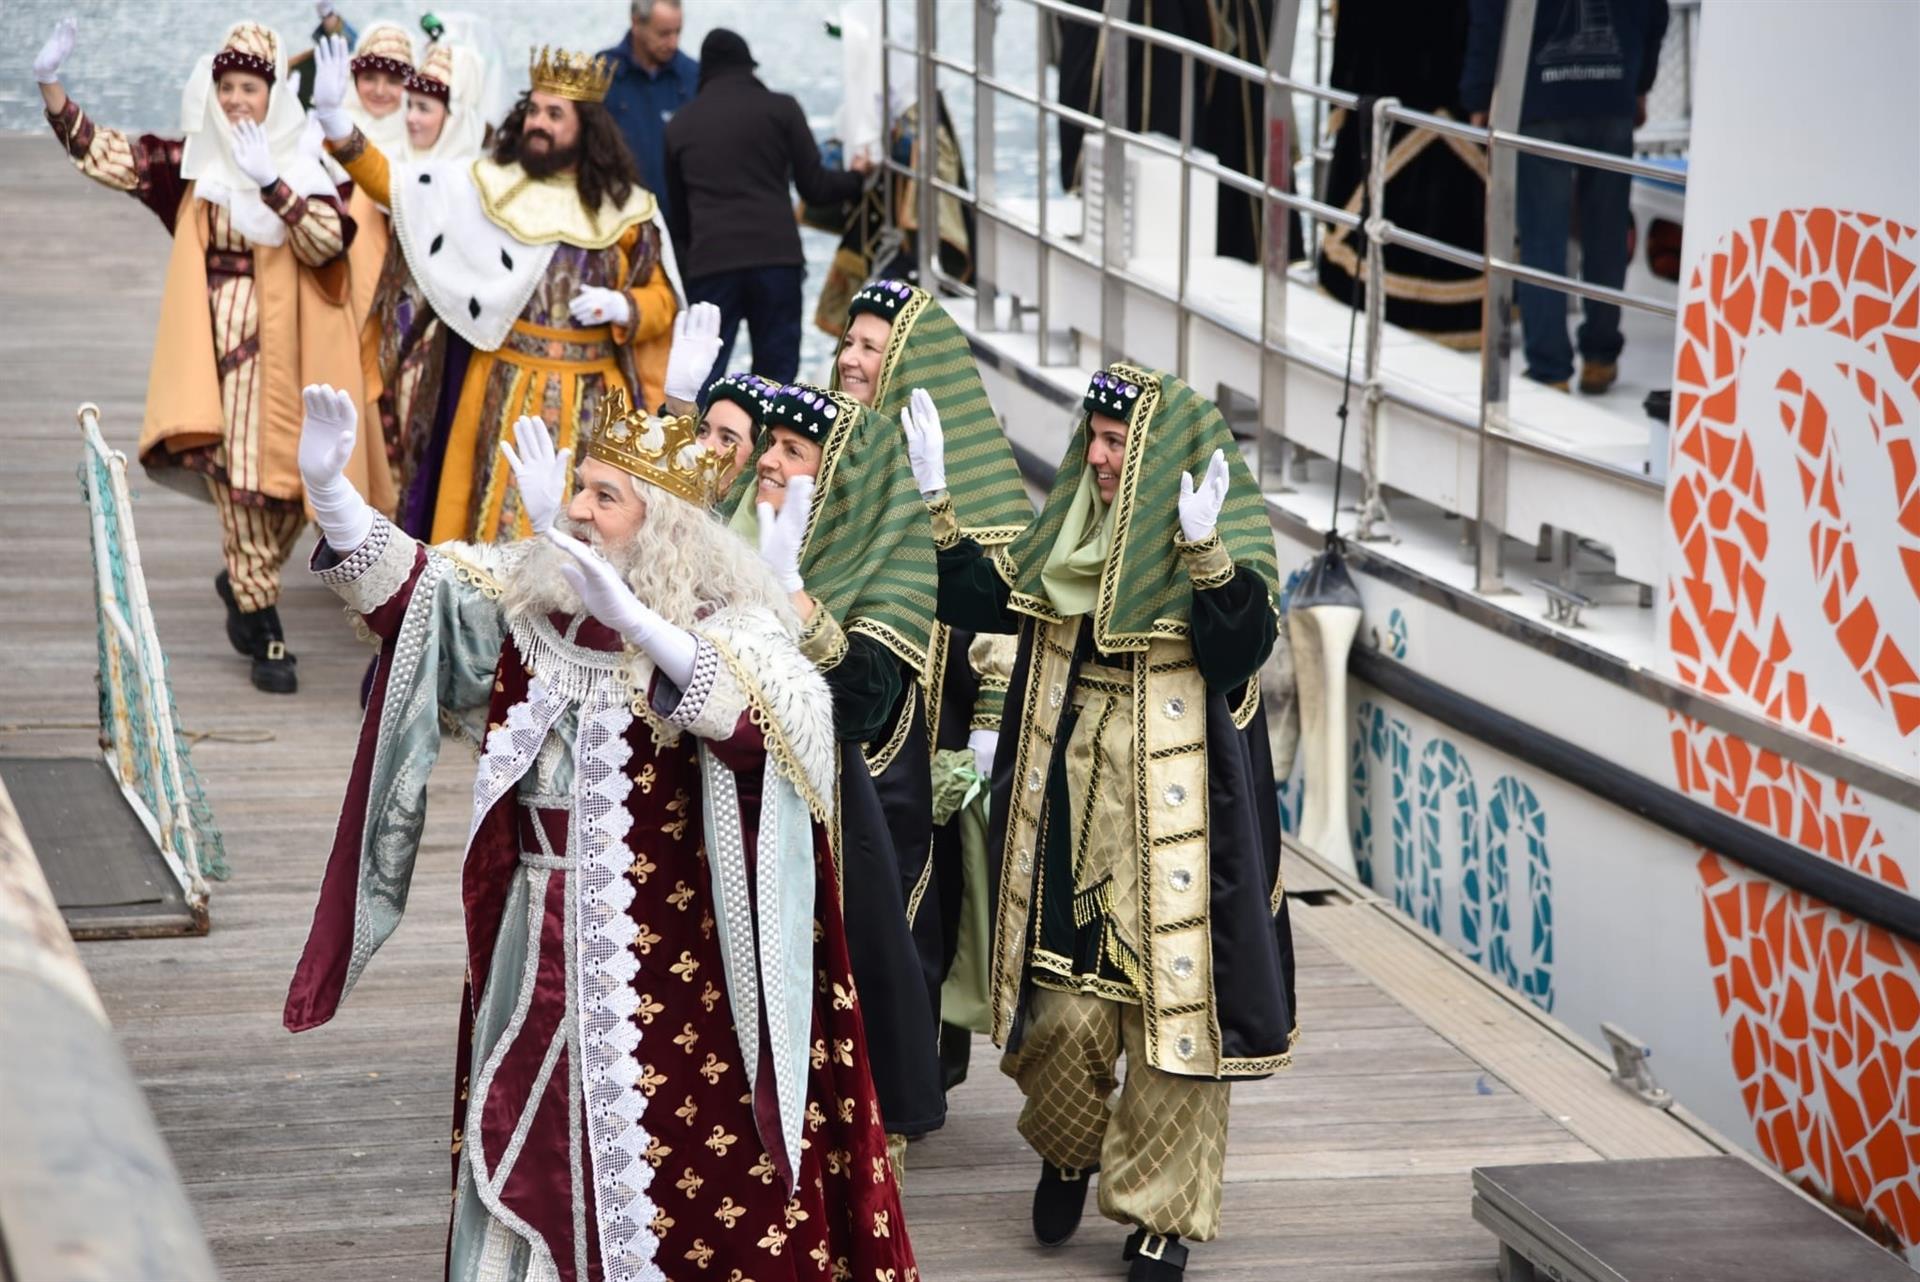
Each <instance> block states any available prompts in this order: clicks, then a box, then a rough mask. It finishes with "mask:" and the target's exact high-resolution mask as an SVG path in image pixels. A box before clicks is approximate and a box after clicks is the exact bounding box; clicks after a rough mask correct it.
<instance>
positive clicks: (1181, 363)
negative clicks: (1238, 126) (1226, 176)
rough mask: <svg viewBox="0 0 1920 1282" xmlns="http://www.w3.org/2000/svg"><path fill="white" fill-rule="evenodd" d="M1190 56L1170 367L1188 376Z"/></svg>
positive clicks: (1184, 77) (1183, 64)
mask: <svg viewBox="0 0 1920 1282" xmlns="http://www.w3.org/2000/svg"><path fill="white" fill-rule="evenodd" d="M1192 152H1193V59H1192V58H1191V57H1190V56H1188V55H1187V54H1184V53H1183V54H1181V55H1180V256H1179V258H1178V259H1176V260H1175V267H1176V271H1175V275H1174V286H1173V292H1174V304H1173V323H1174V325H1175V326H1177V328H1176V329H1175V330H1174V334H1173V367H1174V368H1175V369H1176V370H1178V371H1179V372H1180V377H1181V378H1186V377H1188V373H1187V345H1188V343H1189V342H1191V341H1192V333H1191V327H1190V326H1189V325H1188V323H1187V320H1188V317H1187V276H1188V261H1187V260H1188V259H1189V258H1190V257H1191V256H1192V253H1193V155H1192Z"/></svg>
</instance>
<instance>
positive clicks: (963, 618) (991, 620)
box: [937, 539, 1020, 632]
mask: <svg viewBox="0 0 1920 1282" xmlns="http://www.w3.org/2000/svg"><path fill="white" fill-rule="evenodd" d="M937 555H938V558H939V565H940V607H939V611H938V616H939V619H940V622H942V623H944V624H946V625H947V626H948V627H953V628H964V629H966V630H967V631H968V632H1018V631H1019V630H1020V620H1019V618H1018V617H1017V616H1016V615H1015V614H1014V613H1013V612H1012V611H1011V610H1009V609H1007V599H1008V598H1009V597H1010V596H1012V595H1013V591H1012V589H1011V588H1009V587H1008V586H1007V581H1006V580H1005V579H1003V578H1001V577H1000V572H999V571H998V570H996V569H994V568H993V562H992V561H990V560H988V559H987V554H986V553H985V552H984V551H983V550H982V549H981V547H980V545H979V544H978V543H975V542H974V541H973V540H972V539H961V540H960V541H959V542H958V543H955V544H954V545H953V546H952V547H947V548H941V549H940V551H939V553H938V554H937Z"/></svg>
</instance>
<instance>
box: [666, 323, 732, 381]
mask: <svg viewBox="0 0 1920 1282" xmlns="http://www.w3.org/2000/svg"><path fill="white" fill-rule="evenodd" d="M719 358H720V309H719V308H718V307H715V306H714V305H713V304H712V303H695V304H694V305H693V306H692V307H689V308H687V310H686V311H684V312H681V313H680V314H679V315H678V316H676V317H674V318H673V347H672V349H671V350H669V351H668V353H667V385H666V393H667V399H668V400H672V401H697V400H699V399H700V389H701V388H703V387H705V386H706V385H707V375H708V374H709V373H710V372H712V370H713V363H714V361H716V360H718V359H719Z"/></svg>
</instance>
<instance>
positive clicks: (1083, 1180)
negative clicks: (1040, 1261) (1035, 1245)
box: [1033, 1162, 1100, 1246]
mask: <svg viewBox="0 0 1920 1282" xmlns="http://www.w3.org/2000/svg"><path fill="white" fill-rule="evenodd" d="M1099 1169H1100V1168H1099V1166H1097V1165H1095V1166H1085V1167H1081V1168H1079V1169H1077V1170H1069V1169H1067V1168H1064V1167H1059V1166H1055V1165H1054V1164H1053V1163H1052V1162H1042V1163H1041V1164H1040V1183H1039V1185H1038V1186H1037V1187H1036V1188H1035V1189H1034V1190H1033V1236H1034V1237H1035V1238H1037V1239H1038V1240H1039V1242H1040V1245H1041V1246H1060V1245H1062V1244H1064V1243H1065V1242H1066V1240H1067V1239H1068V1238H1070V1237H1072V1236H1073V1231H1074V1230H1075V1229H1077V1228H1079V1227H1080V1213H1081V1212H1082V1211H1084V1210H1085V1209H1086V1207H1087V1184H1088V1183H1089V1182H1090V1180H1091V1178H1092V1176H1093V1173H1094V1172H1095V1171H1097V1170H1099Z"/></svg>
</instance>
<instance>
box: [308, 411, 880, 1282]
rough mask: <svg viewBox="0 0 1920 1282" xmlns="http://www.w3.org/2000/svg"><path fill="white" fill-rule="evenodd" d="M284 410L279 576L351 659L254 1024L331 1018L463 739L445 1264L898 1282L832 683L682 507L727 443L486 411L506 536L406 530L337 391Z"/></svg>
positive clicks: (527, 1275) (715, 530)
mask: <svg viewBox="0 0 1920 1282" xmlns="http://www.w3.org/2000/svg"><path fill="white" fill-rule="evenodd" d="M304 409H305V416H304V422H303V424H302V429H301V437H300V453H299V461H300V469H301V475H302V477H303V479H304V480H305V482H306V486H307V492H308V494H309V495H310V496H311V497H312V499H313V506H314V509H315V511H316V514H317V521H318V524H319V525H320V527H321V533H322V534H323V536H324V538H323V541H322V542H321V544H320V546H319V549H318V550H317V551H316V552H315V554H314V560H313V568H314V570H315V571H316V572H317V573H318V575H319V578H320V579H321V580H322V581H323V582H325V583H326V584H327V585H329V586H330V587H331V588H333V590H334V591H335V592H336V593H338V594H339V595H340V597H341V599H342V600H344V601H345V602H346V604H347V606H348V608H349V610H350V611H352V612H353V613H354V614H355V615H356V616H357V617H358V619H359V620H360V621H361V623H362V624H363V625H364V627H365V628H366V630H367V631H368V633H369V634H370V635H371V636H372V637H374V638H375V639H376V640H377V641H378V643H379V647H380V654H379V658H378V660H377V662H376V664H375V670H374V678H373V682H372V687H371V693H370V696H369V699H368V703H367V712H366V720H365V722H364V725H363V728H362V730H361V734H360V741H359V747H358V751H357V753H356V755H355V759H354V763H353V768H352V771H351V773H350V775H349V777H348V779H347V786H346V803H345V806H344V808H343V810H342V813H341V816H340V821H339V825H338V828H337V829H336V831H335V835H334V841H333V847H332V851H331V854H330V856H329V858H328V861H327V865H326V872H325V875H324V878H323V880H322V882H321V885H320V890H319V905H318V907H317V909H316V910H315V913H314V919H313V927H312V930H311V933H310V935H309V937H308V939H307V944H306V949H305V952H304V953H303V955H302V956H301V959H300V963H299V966H298V969H297V970H296V971H295V974H294V976H293V981H292V986H291V989H290V991H289V992H288V995H287V1004H286V1012H285V1021H286V1024H287V1027H288V1028H290V1029H292V1030H294V1031H296V1032H299V1031H302V1030H305V1029H310V1028H314V1027H316V1026H318V1025H320V1024H323V1023H326V1022H327V1021H328V1020H330V1019H331V1018H333V1016H334V1014H335V1013H336V1011H337V1010H338V1009H339V1007H340V1004H341V1002H342V1001H343V1000H344V999H345V997H346V995H347V994H348V992H350V991H351V990H352V988H353V986H354V984H355V982H356V981H357V980H358V979H359V978H360V975H361V972H362V971H363V970H364V969H365V968H366V967H367V965H368V964H369V961H370V959H371V958H372V956H373V954H374V952H375V951H376V950H377V949H378V948H379V947H380V945H381V944H382V943H383V942H384V941H385V940H386V939H387V937H388V936H389V935H391V934H392V933H393V931H394V929H395V928H396V927H397V926H398V925H399V922H400V915H401V912H402V910H403V909H404V908H405V906H406V903H407V896H408V891H409V889H410V886H411V883H412V878H413V870H414V863H415V857H416V855H417V853H418V850H419V845H420V840H421V833H422V830H423V825H424V820H425V803H426V796H427V792H426V787H427V777H428V775H429V773H430V772H431V770H432V768H433V764H434V761H435V759H436V757H437V756H438V754H439V751H440V746H441V743H442V741H443V739H444V738H445V737H446V736H448V735H452V736H454V737H457V738H460V739H463V740H465V741H466V742H467V743H468V744H469V745H470V746H471V747H472V748H473V749H474V750H475V751H476V752H477V753H478V754H479V767H478V776H477V778H476V780H475V783H474V788H473V808H472V811H471V814H470V816H469V818H468V822H467V825H466V826H467V831H468V833H469V836H468V839H467V846H466V850H465V853H464V856H463V858H462V860H461V864H460V870H461V871H460V879H461V888H460V893H461V901H462V904H463V905H464V910H465V921H466V950H465V956H464V958H463V959H461V960H462V961H464V967H465V972H466V993H465V997H464V1000H463V1002H462V1005H461V1029H462V1032H461V1037H460V1041H459V1050H458V1062H457V1065H456V1069H455V1078H454V1089H455V1105H454V1120H453V1128H452V1134H451V1137H450V1143H451V1149H452V1153H453V1159H454V1182H453V1225H452V1231H451V1233H450V1235H449V1240H448V1260H447V1273H446V1276H447V1277H449V1278H463V1279H464V1278H489V1279H508V1280H511V1282H561V1280H568V1282H586V1280H587V1279H589V1278H602V1279H606V1280H607V1282H614V1280H616V1279H618V1280H622V1282H627V1280H637V1279H663V1278H689V1277H708V1276H712V1277H715V1278H725V1277H728V1276H734V1277H751V1278H754V1279H756V1280H757V1282H768V1280H769V1279H794V1280H796V1282H797V1280H798V1279H801V1278H807V1279H814V1278H819V1277H829V1276H831V1277H857V1278H872V1277H890V1278H898V1279H910V1278H914V1277H916V1276H917V1270H916V1267H915V1264H914V1257H913V1249H912V1247H911V1245H910V1244H909V1241H908V1237H907V1231H906V1226H905V1224H904V1223H903V1222H902V1219H901V1209H900V1194H899V1188H898V1185H897V1183H896V1182H895V1178H894V1174H893V1169H892V1167H891V1166H890V1164H889V1162H888V1160H887V1141H886V1135H885V1132H884V1129H883V1127H882V1123H881V1117H880V1107H879V1102H878V1099H877V1098H876V1096H875V1093H874V1087H873V1079H872V1074H871V1072H870V1070H869V1067H868V1060H867V1047H866V1034H865V1032H864V1028H863V1001H862V994H861V993H860V991H859V990H858V988H857V987H856V985H855V982H854V979H853V976H852V972H851V969H850V965H849V961H848V940H847V932H846V928H845V924H844V922H843V920H842V917H841V894H840V887H839V884H838V881H837V876H836V864H835V859H834V852H833V850H832V849H831V846H830V844H829V837H828V834H829V832H830V831H831V830H832V824H833V818H834V807H835V805H836V800H837V799H836V790H835V779H836V769H837V766H836V762H837V756H836V750H837V745H836V743H835V740H834V730H833V702H832V696H831V695H830V693H829V692H828V689H827V685H826V682H825V680H824V679H823V678H822V677H821V676H820V674H819V672H818V671H817V670H816V669H815V668H814V667H813V665H812V664H811V663H810V662H809V661H808V660H807V659H806V658H805V657H804V656H803V655H802V653H801V651H800V647H799V641H798V637H799V633H800V624H799V621H798V619H797V618H796V617H795V615H794V612H793V608H792V606H791V604H790V603H789V600H788V597H787V594H786V593H785V592H784V591H783V590H782V588H781V587H780V586H779V585H778V583H776V581H775V579H774V577H773V575H772V574H771V572H770V571H768V570H767V568H766V567H765V565H764V564H763V563H762V561H761V559H760V555H759V554H758V553H757V552H756V550H755V549H754V548H752V547H750V546H748V544H747V543H746V542H744V541H743V540H742V539H741V538H740V537H739V536H738V535H736V534H735V533H733V532H732V531H731V530H730V529H728V528H726V527H725V526H724V525H722V524H721V523H720V522H719V521H718V520H717V519H716V518H715V517H714V516H713V514H712V511H711V506H710V505H711V503H712V501H713V498H714V494H715V489H716V487H717V484H718V482H719V479H720V476H721V472H722V469H723V466H724V463H725V461H726V460H724V459H722V458H720V457H717V456H715V455H714V454H713V453H711V452H710V451H709V450H708V449H707V448H706V447H705V446H703V445H701V444H700V443H699V442H697V441H696V440H695V439H694V425H693V422H692V421H691V420H690V419H684V418H681V419H671V418H667V419H663V418H657V417H653V416H650V415H647V414H645V413H642V412H636V411H633V410H630V409H629V408H628V402H627V398H626V393H625V392H624V390H623V389H621V388H618V387H614V388H610V389H609V390H608V392H607V394H606V395H605V396H604V397H603V398H601V399H600V400H599V402H598V403H597V405H596V409H595V413H594V415H593V416H592V418H591V419H590V420H588V423H589V427H588V428H587V430H586V431H585V433H584V434H585V435H586V436H587V439H586V440H585V441H584V442H583V445H584V457H583V458H582V459H581V461H580V464H579V467H578V470H577V472H575V471H571V470H570V458H569V454H568V452H567V451H566V450H565V449H560V448H556V445H555V442H554V440H553V437H552V434H551V433H550V432H549V431H548V428H547V425H546V424H545V423H544V422H542V421H541V420H540V419H539V418H537V417H533V416H526V417H521V418H519V419H517V421H515V422H514V423H513V424H512V436H511V441H512V443H511V444H508V445H503V447H502V450H501V468H500V470H502V471H506V472H509V473H511V475H512V476H513V478H514V484H515V488H516V490H517V492H518V494H519V496H520V499H519V501H520V504H521V511H522V512H523V513H524V515H525V518H526V520H527V523H528V526H529V529H530V532H531V533H532V534H533V535H534V536H535V537H532V538H528V539H524V540H521V541H519V542H516V543H512V544H504V545H503V544H496V543H489V542H446V543H440V544H437V545H429V544H427V543H424V542H422V541H419V540H416V539H415V538H413V537H412V536H410V535H408V534H407V533H406V532H405V531H403V530H401V529H399V528H398V527H397V526H395V525H394V524H393V523H392V522H391V521H389V520H388V519H387V518H385V517H383V516H381V515H379V514H378V513H376V512H375V511H373V509H371V508H370V507H368V506H367V504H366V503H365V502H364V501H362V500H361V499H360V498H359V496H358V495H357V493H356V492H355V491H354V489H353V487H352V485H351V484H350V483H349V481H348V480H347V479H346V476H345V469H346V467H347V463H348V461H349V460H350V459H351V458H352V457H353V451H354V442H355V438H356V435H357V431H358V430H359V426H358V422H357V420H358V413H357V410H356V405H355V397H354V395H353V394H352V393H351V392H343V391H337V390H335V389H333V388H331V387H324V386H313V387H309V388H307V389H306V392H305V403H304ZM570 487H571V488H572V490H573V494H572V498H571V500H568V499H567V498H566V497H565V496H566V493H567V491H568V489H569V488H570ZM448 963H449V965H454V964H458V963H457V962H455V961H454V959H452V958H449V959H448Z"/></svg>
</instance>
